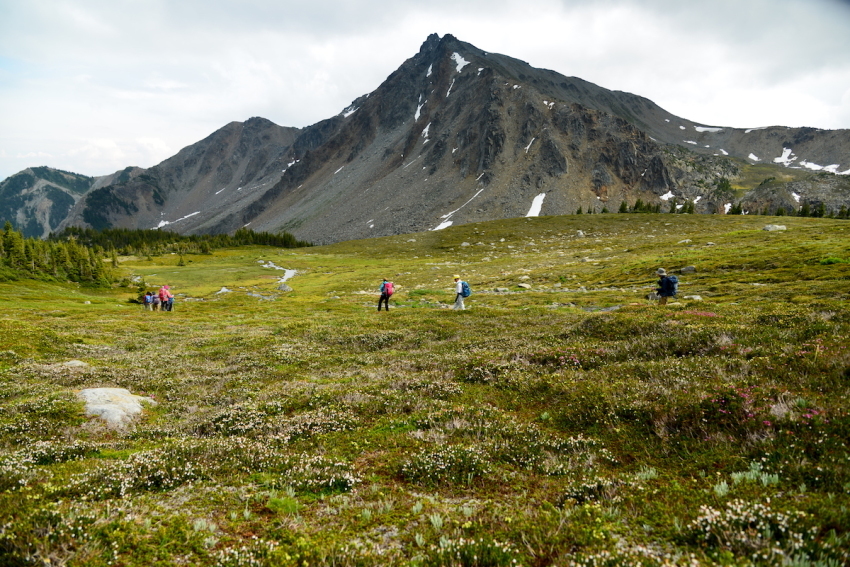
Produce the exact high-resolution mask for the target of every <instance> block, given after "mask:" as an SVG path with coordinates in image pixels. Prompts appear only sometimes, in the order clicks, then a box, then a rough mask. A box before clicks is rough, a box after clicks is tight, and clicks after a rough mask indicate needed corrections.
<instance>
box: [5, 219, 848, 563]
mask: <svg viewBox="0 0 850 567" xmlns="http://www.w3.org/2000/svg"><path fill="white" fill-rule="evenodd" d="M769 222H778V223H781V224H784V225H786V226H787V228H788V230H787V231H784V232H765V231H762V230H761V229H762V227H763V226H764V225H765V224H767V223H769ZM579 231H581V232H582V233H583V236H580V235H579ZM848 235H850V223H847V222H846V221H833V220H828V219H807V218H796V217H795V218H776V219H775V218H769V217H749V216H741V217H721V216H703V215H665V214H659V215H644V214H636V215H625V214H620V215H580V216H579V215H576V216H569V217H542V218H533V219H513V220H506V221H498V222H491V223H482V224H476V225H466V226H461V227H453V228H450V229H447V230H444V231H439V232H429V233H424V234H413V235H403V236H394V237H387V238H380V239H375V240H368V241H357V242H344V243H340V244H336V245H333V246H325V247H315V248H306V249H296V250H280V249H274V248H261V247H257V248H240V249H235V250H229V251H219V252H216V253H215V254H212V255H205V256H202V255H198V256H185V260H186V265H185V266H178V265H177V263H178V257H177V256H173V255H169V256H163V257H158V258H156V257H155V258H153V259H152V260H148V261H145V260H141V259H136V258H122V259H121V268H122V269H123V270H126V272H127V274H128V275H135V276H142V277H143V278H144V280H145V281H146V282H148V284H149V286H150V287H151V288H154V289H155V287H154V286H158V285H161V284H165V283H168V284H170V285H171V286H172V290H173V291H174V292H175V293H177V294H178V297H177V302H176V305H175V310H174V311H173V312H171V313H151V312H146V311H143V310H142V309H141V307H140V306H138V305H135V304H132V303H129V302H128V299H130V298H131V297H132V296H133V295H135V294H134V293H133V294H131V293H130V291H129V290H128V289H126V288H124V289H121V288H118V289H114V290H108V291H97V290H89V289H85V288H79V287H70V286H58V285H50V284H43V283H22V282H18V283H16V284H14V285H11V284H0V296H2V297H3V300H2V304H3V310H2V313H0V329H2V331H3V332H2V333H0V369H2V373H0V408H2V411H0V565H27V564H39V565H44V564H51V565H53V564H66V565H139V566H141V565H145V566H147V565H178V564H188V565H222V566H224V565H409V564H417V565H513V564H520V565H568V564H575V565H689V564H695V565H700V564H712V563H717V564H727V565H730V564H734V565H747V564H757V565H780V564H783V561H786V564H789V565H790V564H793V565H841V564H845V563H846V562H847V561H848V558H849V557H850V555H848V554H850V536H849V535H848V533H847V532H848V526H850V511H848V505H850V494H848V493H850V452H848V447H847V439H848V438H850V417H848V414H847V408H848V399H847V396H848V386H850V351H848V345H850V340H848V332H849V331H850V309H848V306H847V298H848V291H850V285H849V284H850V263H846V262H844V260H850V238H848ZM827 259H831V260H829V261H828V262H824V261H825V260H827ZM267 262H273V263H274V264H276V265H277V266H280V267H283V268H289V269H295V270H298V275H296V276H295V277H294V278H293V279H291V280H290V281H289V282H288V283H289V285H291V286H292V288H293V291H290V292H286V293H284V292H280V291H277V289H276V288H277V285H278V283H277V278H278V277H280V275H282V272H279V271H277V270H274V269H272V268H270V267H264V266H267ZM686 266H693V267H694V268H695V270H696V271H695V272H694V273H684V274H681V275H680V280H681V284H680V293H679V299H678V301H676V302H674V303H673V304H672V305H668V306H666V307H659V306H657V305H655V304H652V303H650V302H649V301H647V300H646V299H645V296H646V294H647V293H649V292H650V291H651V290H652V289H653V287H654V280H655V276H654V272H655V270H656V269H657V268H658V267H665V268H667V269H668V270H669V271H675V270H678V269H680V268H683V267H686ZM456 273H457V274H460V275H461V276H462V277H463V278H464V279H466V280H467V281H469V282H470V284H471V285H472V288H473V295H472V297H471V298H469V299H468V300H467V307H468V309H467V310H466V311H463V312H459V311H453V310H451V309H449V308H448V307H449V306H450V304H451V302H452V301H453V299H454V294H453V292H452V291H451V290H452V276H453V275H454V274H456ZM383 277H386V278H389V279H391V280H393V281H394V282H395V284H396V290H397V291H396V294H395V295H394V296H393V298H392V300H391V304H392V306H391V311H390V312H389V313H386V312H382V313H377V312H376V310H375V307H376V304H377V292H376V290H377V287H378V286H379V284H380V280H381V278H383ZM518 284H525V285H528V286H530V288H529V289H526V288H522V287H519V285H518ZM222 287H226V288H227V289H229V290H231V291H229V292H225V293H217V292H219V291H220V290H221V288H222ZM496 288H501V289H507V291H500V292H495V291H493V290H495V289H496ZM693 296H700V298H701V299H699V300H698V299H693V298H692V299H686V297H693ZM87 301H88V302H89V303H85V302H87ZM71 359H79V360H82V361H84V362H86V363H88V364H89V365H90V366H89V367H83V368H71V367H67V366H63V365H61V363H62V362H66V361H68V360H71ZM99 386H114V387H123V388H127V389H129V390H131V391H132V392H133V393H136V394H141V395H146V396H152V397H153V398H155V400H156V401H157V405H156V406H149V407H148V409H147V410H146V412H145V414H144V416H143V417H142V419H141V420H139V421H138V422H137V423H136V424H135V426H134V427H133V428H131V429H129V430H127V431H123V432H118V431H113V430H110V429H107V428H106V427H104V426H103V425H102V424H101V423H100V422H99V421H98V420H97V419H93V418H87V417H85V416H84V414H83V405H82V403H80V402H78V401H77V399H76V397H75V391H77V390H80V389H82V388H89V387H99Z"/></svg>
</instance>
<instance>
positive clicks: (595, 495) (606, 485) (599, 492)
mask: <svg viewBox="0 0 850 567" xmlns="http://www.w3.org/2000/svg"><path fill="white" fill-rule="evenodd" d="M631 484H632V482H631V481H625V480H622V479H619V478H603V477H593V478H591V479H587V480H585V481H583V482H580V483H577V484H574V485H572V486H570V487H569V488H568V489H567V490H566V491H565V492H564V494H563V495H562V496H561V498H560V500H559V502H558V504H559V505H561V506H563V505H564V504H566V503H567V502H570V501H572V502H575V503H576V504H583V503H585V502H595V501H599V500H605V501H607V502H619V501H620V500H621V499H622V498H621V496H620V494H619V492H620V488H622V487H624V486H630V485H631Z"/></svg>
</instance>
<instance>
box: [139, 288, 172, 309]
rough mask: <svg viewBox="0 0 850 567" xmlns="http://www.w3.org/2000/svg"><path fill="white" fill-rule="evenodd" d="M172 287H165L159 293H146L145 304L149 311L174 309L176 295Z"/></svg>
mask: <svg viewBox="0 0 850 567" xmlns="http://www.w3.org/2000/svg"><path fill="white" fill-rule="evenodd" d="M170 290H171V287H170V286H167V285H164V286H162V287H161V288H159V291H158V292H156V293H154V292H152V291H149V292H147V293H145V296H144V304H145V309H146V310H147V311H171V310H172V309H173V307H174V294H172V293H171V291H170Z"/></svg>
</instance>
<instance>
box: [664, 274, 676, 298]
mask: <svg viewBox="0 0 850 567" xmlns="http://www.w3.org/2000/svg"><path fill="white" fill-rule="evenodd" d="M664 288H665V290H666V291H668V292H669V293H670V294H671V295H676V294H677V293H679V278H677V277H676V276H667V280H666V281H665V282H664Z"/></svg>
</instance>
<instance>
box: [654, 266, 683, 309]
mask: <svg viewBox="0 0 850 567" xmlns="http://www.w3.org/2000/svg"><path fill="white" fill-rule="evenodd" d="M655 273H656V275H658V277H659V279H658V288H657V289H656V290H655V293H656V294H657V295H658V305H667V298H668V297H676V292H677V291H678V287H679V278H677V277H676V276H668V275H667V270H665V269H664V268H658V271H656V272H655Z"/></svg>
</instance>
